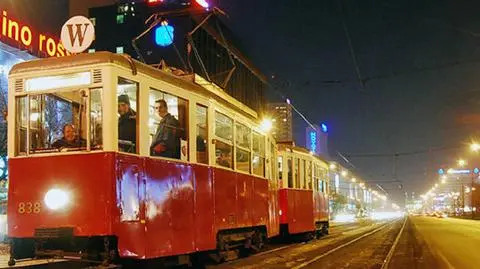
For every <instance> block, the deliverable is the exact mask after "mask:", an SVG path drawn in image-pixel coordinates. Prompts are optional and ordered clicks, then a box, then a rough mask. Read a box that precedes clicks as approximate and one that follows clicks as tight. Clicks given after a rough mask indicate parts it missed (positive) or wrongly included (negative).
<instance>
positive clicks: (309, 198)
mask: <svg viewBox="0 0 480 269" xmlns="http://www.w3.org/2000/svg"><path fill="white" fill-rule="evenodd" d="M279 200H280V201H279V204H280V210H282V216H281V220H280V223H281V224H287V225H288V232H289V233H290V234H297V233H305V232H312V231H314V230H315V221H314V212H313V193H312V191H311V190H297V189H281V190H279Z"/></svg>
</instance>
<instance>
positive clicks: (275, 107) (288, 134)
mask: <svg viewBox="0 0 480 269" xmlns="http://www.w3.org/2000/svg"><path fill="white" fill-rule="evenodd" d="M267 106H268V109H267V111H268V112H267V113H268V115H269V116H270V117H271V118H272V134H273V136H274V137H275V139H276V140H277V142H281V143H285V142H287V143H290V142H293V120H292V106H291V105H290V104H288V103H269V104H268V105H267Z"/></svg>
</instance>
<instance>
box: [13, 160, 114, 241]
mask: <svg viewBox="0 0 480 269" xmlns="http://www.w3.org/2000/svg"><path fill="white" fill-rule="evenodd" d="M114 164H115V154H113V153H97V154H76V155H63V156H49V157H38V158H18V159H17V158H15V159H11V160H10V161H9V164H8V165H9V171H10V177H11V178H15V179H22V180H12V181H11V182H10V186H9V190H8V192H9V201H8V212H7V214H8V217H9V225H8V235H9V237H19V238H20V237H27V238H31V237H34V235H35V229H42V228H58V227H73V228H74V233H75V234H76V235H78V236H90V235H107V234H112V232H113V227H112V224H113V223H114V220H115V218H116V216H115V212H114V211H112V207H113V206H115V192H114V189H115V180H114V177H115V170H114V169H115V165H114ZM58 187H61V188H65V189H69V190H72V199H73V203H71V205H70V207H69V209H68V210H65V211H63V212H60V213H59V212H53V211H50V210H48V209H47V208H46V207H45V206H44V204H43V201H44V196H45V193H46V192H47V191H48V190H49V189H52V188H58ZM36 203H37V205H38V204H40V205H41V207H40V211H39V212H38V211H36V210H35V208H34V207H35V204H36ZM27 204H28V205H27ZM31 205H33V206H31ZM99 205H105V206H99ZM24 206H25V209H22V207H24ZM27 207H31V208H30V209H29V208H27Z"/></svg>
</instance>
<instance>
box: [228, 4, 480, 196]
mask: <svg viewBox="0 0 480 269" xmlns="http://www.w3.org/2000/svg"><path fill="white" fill-rule="evenodd" d="M340 2H342V1H313V0H310V1H273V0H262V1H253V0H244V1H225V0H222V1H221V2H220V6H221V7H222V8H224V9H225V10H226V11H227V12H228V13H229V14H230V19H229V20H228V21H229V23H230V25H231V27H232V28H233V30H234V32H236V33H237V34H238V35H239V37H240V38H241V40H243V46H244V47H245V48H246V50H247V53H248V54H249V56H250V57H251V58H252V59H253V61H254V62H255V63H256V64H257V65H258V66H259V67H260V68H261V69H262V70H263V71H264V72H265V73H266V74H267V75H269V76H271V75H275V79H274V82H273V83H272V84H273V85H274V86H275V87H276V88H277V89H279V90H280V91H282V92H283V93H284V94H286V95H287V96H289V97H290V98H291V99H292V101H293V104H294V105H295V106H296V107H297V108H298V109H299V110H300V111H302V112H303V113H304V114H305V116H306V117H307V118H308V119H309V120H310V121H312V122H314V123H320V122H322V121H326V122H327V123H328V125H329V128H330V134H329V136H330V152H331V154H332V155H335V152H336V151H339V152H341V153H342V154H344V155H351V156H352V157H350V161H351V163H352V164H353V165H355V167H356V169H355V170H356V172H357V173H358V174H359V175H361V176H362V177H363V179H365V180H367V182H369V183H370V184H374V183H376V181H378V182H379V183H381V185H382V186H383V187H384V188H385V189H387V190H389V191H390V192H391V194H392V195H393V196H394V197H395V198H396V199H397V201H399V202H401V200H402V194H403V193H404V192H405V191H408V192H412V191H415V192H416V193H417V195H419V194H420V192H424V191H426V190H427V188H428V187H430V186H431V185H432V184H433V182H434V181H435V180H436V179H437V174H436V171H437V169H438V168H439V167H441V166H449V165H452V164H454V162H455V160H456V159H457V158H458V157H459V156H463V157H464V158H468V157H470V155H469V154H468V152H467V149H466V147H465V146H464V145H463V144H464V143H467V142H468V141H469V140H470V139H471V138H472V137H475V134H476V133H478V128H476V127H477V126H478V125H479V124H480V114H479V100H480V98H479V96H480V92H479V91H480V87H479V85H480V84H479V82H480V76H478V75H476V74H477V70H478V67H479V64H478V63H479V61H480V50H479V48H480V47H479V45H480V19H479V18H480V17H479V15H478V10H479V7H480V3H475V1H468V2H467V1H460V2H459V1H364V0H362V1H343V5H340ZM460 3H462V4H460ZM342 20H343V23H344V24H345V25H346V28H347V30H348V32H349V34H350V38H351V42H352V45H353V49H354V51H355V54H356V57H357V60H358V66H359V70H360V73H361V75H362V78H363V79H364V81H365V86H362V84H361V83H359V82H358V80H357V76H356V73H355V66H354V65H353V61H352V58H351V54H350V49H349V46H348V41H347V38H346V34H345V30H344V27H343V24H342ZM272 96H275V95H274V94H272ZM305 127H306V123H305V122H304V121H302V120H301V119H300V117H298V116H297V117H296V118H295V137H296V140H297V142H298V144H300V145H304V143H305V141H304V140H305V139H304V133H303V132H304V128H305ZM445 146H452V147H455V146H458V147H462V146H464V147H463V148H459V149H453V150H448V151H435V150H434V149H436V148H438V147H445ZM428 149H432V150H431V152H427V153H424V154H415V155H405V156H399V157H398V159H397V165H396V172H395V168H394V167H395V166H394V157H393V156H386V157H376V158H356V157H353V155H355V154H366V153H386V154H393V153H396V152H412V151H427V150H428ZM395 174H396V177H395V176H394V175H395ZM394 178H396V179H397V181H394ZM400 185H401V186H402V189H400V188H399V186H400Z"/></svg>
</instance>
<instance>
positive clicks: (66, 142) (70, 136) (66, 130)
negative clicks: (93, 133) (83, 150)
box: [52, 123, 86, 150]
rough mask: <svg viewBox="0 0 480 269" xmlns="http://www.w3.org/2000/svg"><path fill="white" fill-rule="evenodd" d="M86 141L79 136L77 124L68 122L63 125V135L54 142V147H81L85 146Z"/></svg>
mask: <svg viewBox="0 0 480 269" xmlns="http://www.w3.org/2000/svg"><path fill="white" fill-rule="evenodd" d="M85 145H86V141H85V139H82V138H80V137H78V136H77V132H76V130H75V125H73V124H71V123H67V124H65V125H64V126H63V137H62V138H61V139H58V140H57V141H55V142H53V144H52V147H54V148H57V149H60V150H61V149H63V148H80V147H85Z"/></svg>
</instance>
